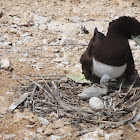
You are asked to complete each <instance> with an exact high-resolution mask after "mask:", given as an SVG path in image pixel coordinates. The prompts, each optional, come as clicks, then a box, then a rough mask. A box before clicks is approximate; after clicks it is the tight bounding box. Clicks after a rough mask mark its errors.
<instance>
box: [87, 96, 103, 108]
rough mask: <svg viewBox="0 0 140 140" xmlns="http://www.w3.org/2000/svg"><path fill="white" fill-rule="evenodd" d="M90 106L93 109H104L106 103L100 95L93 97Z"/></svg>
mask: <svg viewBox="0 0 140 140" xmlns="http://www.w3.org/2000/svg"><path fill="white" fill-rule="evenodd" d="M89 106H90V107H91V108H92V109H103V108H104V104H103V102H102V100H101V99H100V98H98V97H92V98H90V100H89Z"/></svg>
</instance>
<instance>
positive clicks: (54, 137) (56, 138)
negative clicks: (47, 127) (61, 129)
mask: <svg viewBox="0 0 140 140" xmlns="http://www.w3.org/2000/svg"><path fill="white" fill-rule="evenodd" d="M49 140H61V137H60V136H55V135H51V136H50V137H49Z"/></svg>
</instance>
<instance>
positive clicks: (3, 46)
mask: <svg viewBox="0 0 140 140" xmlns="http://www.w3.org/2000/svg"><path fill="white" fill-rule="evenodd" d="M0 12H1V18H0V59H4V58H8V59H9V60H10V61H11V65H12V66H11V67H12V68H13V69H14V70H13V71H12V72H9V71H6V70H2V69H1V70H0V139H3V140H5V139H12V140H22V139H25V140H33V139H34V140H35V139H36V140H37V139H38V140H44V139H48V140H49V139H80V138H75V135H76V134H77V133H78V130H75V128H72V126H71V125H70V124H69V122H67V120H59V122H57V121H58V120H55V121H54V122H50V124H49V125H44V124H42V123H41V122H40V121H39V119H38V117H37V115H34V114H32V113H31V112H30V111H29V110H28V109H27V110H25V111H24V112H19V110H17V109H16V110H15V111H14V112H13V113H9V112H8V111H7V110H8V108H9V106H10V105H11V104H12V103H13V102H14V101H16V100H17V99H18V97H19V94H18V93H17V92H15V91H14V89H13V88H14V87H18V86H20V85H21V83H26V82H27V80H26V79H25V75H28V74H31V75H38V71H39V72H40V73H41V74H42V75H56V74H59V75H60V74H65V73H68V72H71V73H80V72H81V65H80V63H79V58H80V55H81V54H82V53H83V52H84V51H85V49H86V46H84V45H81V44H88V43H89V41H90V39H91V36H92V34H93V31H94V28H95V27H97V28H98V30H99V31H101V32H103V33H106V31H107V27H108V24H109V22H110V21H112V20H113V19H116V18H117V17H120V16H124V15H126V16H133V17H135V18H137V19H138V20H139V21H140V1H138V0H135V1H125V0H124V1H123V0H97V1H96V0H36V1H35V0H22V1H19V0H1V1H0ZM81 26H85V27H86V29H87V30H88V31H89V34H84V33H83V31H82V29H81ZM130 43H131V45H132V46H133V48H132V52H133V55H134V60H135V64H136V68H137V70H138V72H140V59H139V54H140V47H139V46H137V45H136V44H135V43H134V42H133V41H131V42H130ZM48 44H49V45H50V46H49V45H48ZM69 44H76V45H69ZM53 45H54V46H53ZM21 116H22V117H21ZM50 117H51V116H50ZM61 121H62V122H61ZM64 122H65V123H64ZM56 123H57V124H58V126H55V125H54V124H56ZM59 125H60V126H59ZM61 125H62V126H61ZM83 127H84V124H83ZM135 127H136V128H138V130H139V131H140V122H137V123H136V125H135ZM64 130H65V131H66V132H64ZM118 130H122V131H123V133H122V136H121V138H120V137H116V138H115V137H114V138H109V139H113V140H118V139H125V140H139V139H140V133H139V131H137V132H134V131H133V130H132V128H131V127H130V126H129V125H125V126H122V127H120V128H117V130H114V129H113V130H112V131H114V132H115V131H118ZM53 135H54V136H53ZM55 136H58V137H55ZM59 136H60V137H61V138H60V137H59ZM98 139H102V140H103V139H106V138H105V137H101V138H98Z"/></svg>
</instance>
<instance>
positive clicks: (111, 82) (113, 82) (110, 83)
mask: <svg viewBox="0 0 140 140" xmlns="http://www.w3.org/2000/svg"><path fill="white" fill-rule="evenodd" d="M116 82H117V80H116V79H113V78H112V79H110V80H109V81H108V84H109V85H114V84H116Z"/></svg>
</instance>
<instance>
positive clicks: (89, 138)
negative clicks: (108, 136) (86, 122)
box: [80, 132, 99, 140]
mask: <svg viewBox="0 0 140 140" xmlns="http://www.w3.org/2000/svg"><path fill="white" fill-rule="evenodd" d="M80 140H99V139H98V136H96V135H95V134H94V132H89V133H87V134H85V135H83V136H82V138H80Z"/></svg>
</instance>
